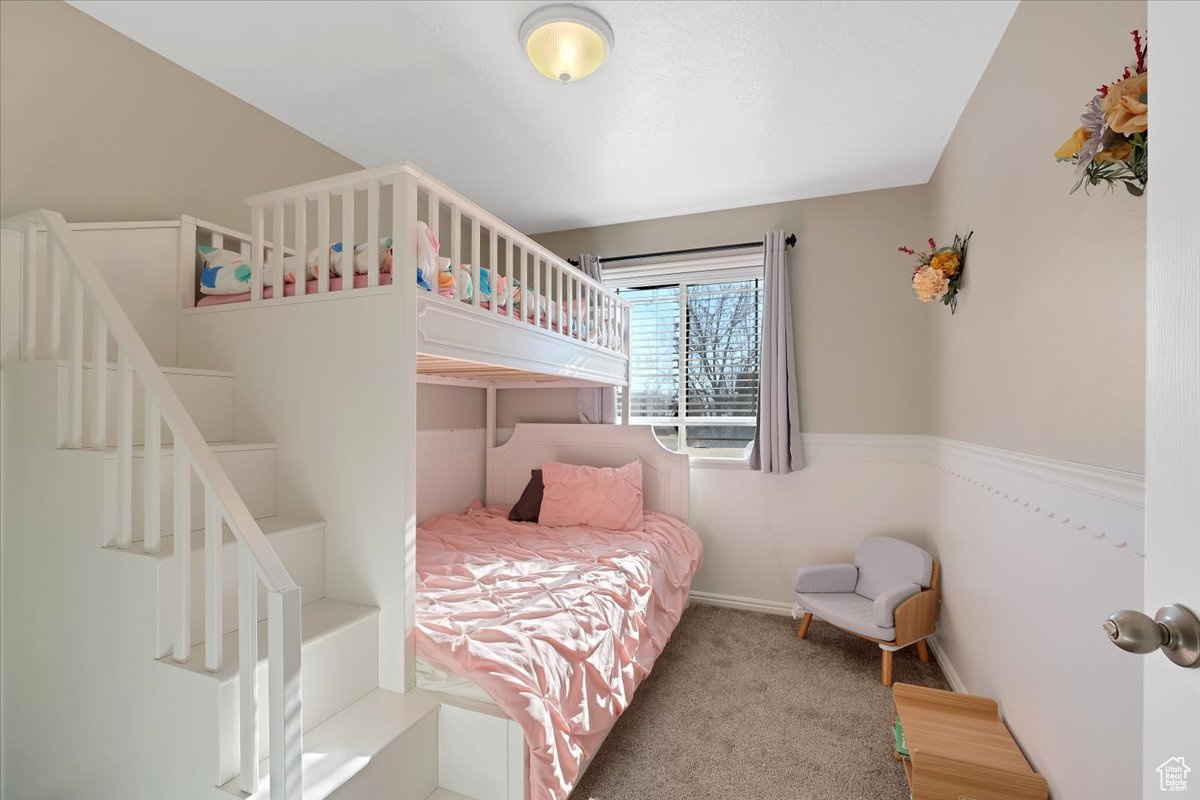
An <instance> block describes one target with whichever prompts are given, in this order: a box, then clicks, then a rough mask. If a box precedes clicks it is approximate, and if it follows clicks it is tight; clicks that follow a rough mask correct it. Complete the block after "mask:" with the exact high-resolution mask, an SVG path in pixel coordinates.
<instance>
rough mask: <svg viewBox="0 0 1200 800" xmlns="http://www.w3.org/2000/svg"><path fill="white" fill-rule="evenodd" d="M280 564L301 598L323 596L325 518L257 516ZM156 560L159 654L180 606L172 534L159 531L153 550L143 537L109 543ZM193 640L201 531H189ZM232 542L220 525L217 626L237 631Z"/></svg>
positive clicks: (199, 628) (261, 601)
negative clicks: (129, 543) (159, 543)
mask: <svg viewBox="0 0 1200 800" xmlns="http://www.w3.org/2000/svg"><path fill="white" fill-rule="evenodd" d="M258 525H259V528H261V529H262V532H263V533H264V534H266V536H267V539H268V541H270V543H271V547H272V548H274V550H275V552H276V554H277V555H278V556H279V559H280V560H281V561H282V562H283V566H284V567H285V568H286V569H287V571H288V574H289V575H291V576H292V580H294V581H295V582H296V584H297V585H298V586H299V587H300V590H301V592H302V594H301V597H302V598H304V601H305V602H312V601H313V600H319V599H320V598H322V597H324V596H325V523H324V522H322V521H321V520H309V519H297V518H292V517H264V518H263V519H260V520H258ZM110 549H112V550H113V551H114V552H116V553H126V554H129V555H134V556H138V557H139V558H144V559H150V560H152V561H154V562H156V563H157V569H158V650H157V652H158V655H159V656H163V655H166V654H167V653H169V652H170V651H171V648H172V647H174V644H175V626H176V624H177V623H176V614H177V608H178V605H179V601H178V585H179V574H178V568H177V567H176V566H175V537H174V536H164V537H163V538H162V546H161V548H160V549H159V551H158V552H157V553H147V552H146V550H145V548H144V542H140V541H139V542H134V544H133V547H131V548H130V549H128V550H118V549H116V548H110ZM191 549H192V560H191V567H192V568H191V576H192V581H191V583H192V594H191V623H192V644H198V643H199V642H201V641H203V637H204V531H203V530H202V529H201V530H194V531H192V548H191ZM236 575H237V541H236V540H235V539H234V537H233V531H231V530H230V529H229V527H228V526H222V546H221V598H222V605H221V610H222V623H223V624H222V630H223V631H224V632H225V633H229V632H230V631H234V630H237V581H236V580H235V576H236ZM266 617H267V601H266V590H264V589H263V588H262V587H261V586H260V587H259V589H258V618H259V619H260V620H262V619H266Z"/></svg>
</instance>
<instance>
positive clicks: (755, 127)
mask: <svg viewBox="0 0 1200 800" xmlns="http://www.w3.org/2000/svg"><path fill="white" fill-rule="evenodd" d="M72 5H74V6H76V7H78V8H79V9H81V10H83V11H84V12H86V13H88V14H90V15H91V16H93V17H95V18H97V19H99V20H100V21H102V22H104V23H106V24H108V25H109V26H111V27H113V28H115V29H116V30H118V31H120V32H121V33H123V34H125V35H126V36H129V37H131V38H133V39H135V40H136V41H138V42H141V43H142V44H144V45H146V46H147V47H149V48H151V49H152V50H155V51H157V52H158V53H161V54H162V55H164V56H166V57H167V58H169V59H171V60H172V61H175V62H176V63H178V64H180V65H182V66H183V67H185V68H187V69H189V70H191V71H192V72H194V73H196V74H197V75H200V76H201V77H203V78H205V79H206V80H208V81H211V82H212V83H214V84H216V85H217V86H220V87H222V88H224V89H226V90H227V91H229V92H232V93H233V94H235V95H237V96H238V97H240V98H242V99H243V100H245V101H247V102H249V103H251V104H252V105H254V106H257V107H258V108H260V109H262V110H263V111H265V112H267V113H268V114H271V115H273V116H275V117H277V118H279V119H280V120H282V121H284V122H286V123H287V124H289V125H291V126H292V127H294V128H296V129H298V130H300V131H303V132H304V133H306V134H308V135H309V136H312V137H313V138H315V139H317V140H318V141H320V142H323V143H324V144H326V145H328V146H329V147H331V148H333V149H334V150H336V151H338V152H340V153H342V154H344V155H346V156H348V157H350V158H352V159H354V160H355V161H357V162H359V163H361V164H363V165H365V166H376V165H379V164H383V163H387V162H390V161H398V160H409V161H412V162H414V163H415V164H417V165H418V166H420V167H422V168H423V169H426V170H428V171H429V172H430V173H432V174H433V175H435V176H437V177H438V178H440V179H441V180H443V181H445V182H446V183H448V184H450V185H451V186H454V187H455V188H457V189H458V190H459V191H461V192H463V193H464V194H466V195H467V196H468V197H470V198H471V199H472V200H475V201H476V202H478V203H480V204H481V205H483V206H484V207H485V208H488V209H489V210H491V211H493V212H494V213H496V214H498V215H499V216H501V217H503V218H505V219H507V220H508V221H510V222H512V223H513V224H515V225H516V226H517V227H518V228H521V229H523V230H525V231H527V232H531V233H537V232H542V231H548V230H559V229H564V228H574V227H584V226H591V225H600V224H607V223H612V222H624V221H628V220H635V219H647V218H653V217H662V216H671V215H675V214H684V213H691V212H696V211H707V210H713V209H720V208H732V207H737V206H745V205H754V204H757V203H767V202H774V201H778V200H792V199H798V198H805V197H817V196H822V195H830V194H841V193H844V192H854V191H862V190H867V189H878V188H883V187H889V186H903V185H909V184H914V183H923V182H925V181H927V180H928V179H929V176H930V174H931V173H932V172H933V169H934V167H935V166H936V164H937V160H938V158H939V156H940V155H941V152H942V148H943V147H944V146H945V143H946V141H947V139H948V138H949V136H950V134H951V133H952V132H953V130H954V125H955V123H956V122H957V120H958V117H959V114H960V113H961V111H962V109H963V107H964V106H965V105H966V102H967V100H968V98H969V97H970V95H971V92H972V91H973V90H974V88H975V84H976V83H977V82H978V80H979V77H980V76H981V75H982V74H983V70H984V68H985V67H986V65H987V62H988V60H989V59H990V58H991V55H992V52H993V50H994V49H995V47H996V44H997V42H998V41H999V40H1000V37H1001V35H1002V34H1003V32H1004V29H1005V27H1006V26H1007V25H1008V21H1009V19H1010V17H1011V16H1012V13H1013V11H1014V9H1015V8H1016V5H1017V2H1016V0H998V1H997V2H974V1H967V2H929V1H926V0H922V1H920V2H831V1H829V0H820V1H814V2H744V3H732V2H687V3H684V2H636V3H635V2H613V1H612V0H594V1H592V2H587V5H588V6H589V7H591V8H593V9H595V10H596V11H598V12H600V13H601V14H602V15H604V16H605V17H606V18H607V19H608V21H609V22H610V23H611V24H612V27H613V29H614V31H615V34H616V47H615V49H614V51H613V53H612V55H611V56H610V58H609V61H608V63H606V64H605V65H604V66H603V67H601V68H600V70H599V71H598V72H596V73H595V74H594V75H592V76H591V77H589V78H587V79H585V80H583V81H580V82H579V83H575V84H571V85H567V86H561V85H559V84H557V83H555V82H552V81H550V80H547V79H546V78H544V77H542V76H541V75H539V74H538V73H537V72H535V71H534V69H533V67H532V66H531V65H530V64H529V63H528V62H527V61H526V59H525V55H524V53H523V52H522V50H521V47H520V45H519V44H518V42H517V29H518V27H519V26H520V24H521V21H522V20H523V19H524V17H525V15H526V14H528V13H529V12H530V11H532V10H533V9H534V8H537V7H538V6H539V5H542V3H539V2H536V1H535V2H524V1H522V0H500V1H497V2H404V3H366V2H340V3H332V2H286V3H264V2H163V3H147V2H140V1H139V0H115V1H114V2H87V1H81V2H73V3H72ZM273 188H278V187H272V186H263V187H262V189H263V190H264V191H265V190H268V189H273Z"/></svg>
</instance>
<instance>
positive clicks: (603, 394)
mask: <svg viewBox="0 0 1200 800" xmlns="http://www.w3.org/2000/svg"><path fill="white" fill-rule="evenodd" d="M577 403H578V406H579V421H580V422H584V423H593V424H600V425H615V424H616V422H617V390H616V389H614V388H613V387H611V386H597V387H595V388H592V387H588V388H587V389H580V390H579V399H578V401H577Z"/></svg>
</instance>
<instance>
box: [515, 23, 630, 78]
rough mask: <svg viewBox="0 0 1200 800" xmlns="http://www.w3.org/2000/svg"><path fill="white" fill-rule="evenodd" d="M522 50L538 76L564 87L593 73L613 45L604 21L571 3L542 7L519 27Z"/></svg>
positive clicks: (611, 34) (609, 29)
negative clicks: (561, 83)
mask: <svg viewBox="0 0 1200 800" xmlns="http://www.w3.org/2000/svg"><path fill="white" fill-rule="evenodd" d="M520 38H521V46H522V47H523V48H525V55H527V56H529V60H530V62H532V63H533V66H534V68H535V69H537V71H538V72H540V73H542V74H543V75H545V76H546V77H547V78H550V79H552V80H556V81H562V82H563V83H569V82H571V81H577V80H582V79H583V78H586V77H587V76H588V75H591V74H592V73H593V72H595V71H596V70H597V69H598V68H599V67H600V65H601V64H603V63H604V59H606V58H608V54H609V53H610V52H612V49H613V46H614V45H615V41H614V39H613V32H612V28H611V27H609V24H608V23H607V22H606V21H605V20H604V17H602V16H600V15H599V14H597V13H596V12H595V11H592V10H591V9H589V8H583V7H582V6H576V5H572V4H570V3H555V4H554V5H549V6H542V7H541V8H539V9H537V10H536V11H534V12H533V13H532V14H530V15H529V16H528V17H526V18H525V21H524V22H522V23H521V35H520Z"/></svg>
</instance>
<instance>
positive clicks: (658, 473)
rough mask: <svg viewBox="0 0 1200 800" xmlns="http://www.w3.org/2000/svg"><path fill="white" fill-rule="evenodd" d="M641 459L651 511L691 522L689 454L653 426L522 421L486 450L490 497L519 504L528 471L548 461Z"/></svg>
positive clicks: (606, 463)
mask: <svg viewBox="0 0 1200 800" xmlns="http://www.w3.org/2000/svg"><path fill="white" fill-rule="evenodd" d="M637 460H640V461H641V462H642V500H643V503H644V504H645V507H646V508H648V509H650V510H651V511H662V512H663V513H666V514H670V515H671V516H673V517H676V518H678V519H681V520H683V521H684V522H687V521H688V487H689V482H690V479H691V478H690V472H689V469H688V457H687V454H686V453H672V452H671V451H670V450H667V449H666V448H665V447H663V446H662V445H661V444H659V442H658V439H657V438H655V436H654V430H653V429H652V428H651V427H650V426H649V425H582V424H565V425H548V424H547V425H542V424H531V423H528V422H519V423H517V427H516V429H515V430H514V431H513V435H512V438H511V439H509V440H508V441H507V442H505V443H504V444H502V445H501V446H499V447H493V448H489V449H488V451H487V501H488V502H489V503H506V504H511V503H515V502H517V500H519V499H520V497H521V492H522V491H523V490H524V489H525V484H527V483H529V471H530V470H533V469H540V468H541V466H542V464H544V463H545V462H547V461H561V462H563V463H565V464H587V465H588V466H592V467H619V466H621V465H622V464H628V463H629V462H631V461H637Z"/></svg>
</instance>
